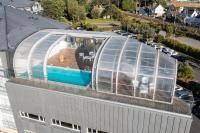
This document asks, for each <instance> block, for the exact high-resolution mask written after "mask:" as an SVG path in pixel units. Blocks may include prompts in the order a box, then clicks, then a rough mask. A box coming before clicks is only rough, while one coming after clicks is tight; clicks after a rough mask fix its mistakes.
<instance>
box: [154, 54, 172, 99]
mask: <svg viewBox="0 0 200 133" xmlns="http://www.w3.org/2000/svg"><path fill="white" fill-rule="evenodd" d="M159 57H160V58H159V65H158V76H157V84H156V93H155V99H156V100H159V101H164V102H171V100H172V95H173V92H174V87H175V86H174V85H175V80H176V79H175V77H176V60H175V59H173V58H171V57H169V56H166V55H165V54H162V53H160V56H159Z"/></svg>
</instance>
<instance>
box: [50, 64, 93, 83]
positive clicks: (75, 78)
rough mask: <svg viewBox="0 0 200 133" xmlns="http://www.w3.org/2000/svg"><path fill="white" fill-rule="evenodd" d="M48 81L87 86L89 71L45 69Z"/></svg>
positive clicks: (89, 78)
mask: <svg viewBox="0 0 200 133" xmlns="http://www.w3.org/2000/svg"><path fill="white" fill-rule="evenodd" d="M47 73H48V80H51V81H56V82H61V83H68V84H73V85H81V86H87V85H88V84H89V83H90V81H91V72H90V71H81V70H73V69H65V68H58V67H47Z"/></svg>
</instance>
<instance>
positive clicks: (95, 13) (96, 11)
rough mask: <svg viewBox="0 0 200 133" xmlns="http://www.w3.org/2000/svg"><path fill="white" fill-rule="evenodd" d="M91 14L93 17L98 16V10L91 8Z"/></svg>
mask: <svg viewBox="0 0 200 133" xmlns="http://www.w3.org/2000/svg"><path fill="white" fill-rule="evenodd" d="M91 16H92V18H93V19H97V18H99V16H100V11H99V10H98V9H97V8H93V9H92V11H91Z"/></svg>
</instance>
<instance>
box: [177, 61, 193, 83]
mask: <svg viewBox="0 0 200 133" xmlns="http://www.w3.org/2000/svg"><path fill="white" fill-rule="evenodd" d="M178 78H180V79H183V80H184V81H185V82H188V81H189V80H192V79H194V70H193V68H192V67H191V66H189V65H187V64H186V63H180V64H179V70H178Z"/></svg>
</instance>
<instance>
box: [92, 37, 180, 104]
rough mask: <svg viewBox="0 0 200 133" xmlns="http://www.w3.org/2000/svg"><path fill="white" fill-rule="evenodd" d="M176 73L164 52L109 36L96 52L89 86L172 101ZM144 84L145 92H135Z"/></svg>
mask: <svg viewBox="0 0 200 133" xmlns="http://www.w3.org/2000/svg"><path fill="white" fill-rule="evenodd" d="M111 51H112V52H111ZM176 74H177V61H176V60H175V59H173V58H171V57H169V56H168V55H165V54H163V53H161V52H159V51H157V50H156V49H155V48H152V47H150V46H147V45H145V44H142V43H141V42H139V41H137V40H135V39H131V38H126V37H122V36H121V37H110V38H109V39H108V40H106V42H105V44H104V45H103V46H102V47H101V48H100V49H99V52H98V53H97V55H96V58H95V61H94V64H93V75H92V87H93V89H95V90H97V91H99V92H104V93H111V94H117V95H123V96H129V97H137V98H142V99H147V100H153V101H158V102H164V103H172V102H173V96H174V90H175V85H176ZM123 76H124V77H123ZM122 80H124V81H123V82H125V83H123V84H122ZM144 80H148V81H144ZM142 81H144V83H143V85H142V83H141V82H142ZM147 82H148V83H147ZM139 84H140V86H139ZM121 86H122V89H120V87H121ZM145 87H148V93H144V94H143V95H141V94H140V92H139V91H141V88H142V89H144V88H145ZM141 92H142V91H141ZM146 92H147V91H146Z"/></svg>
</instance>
